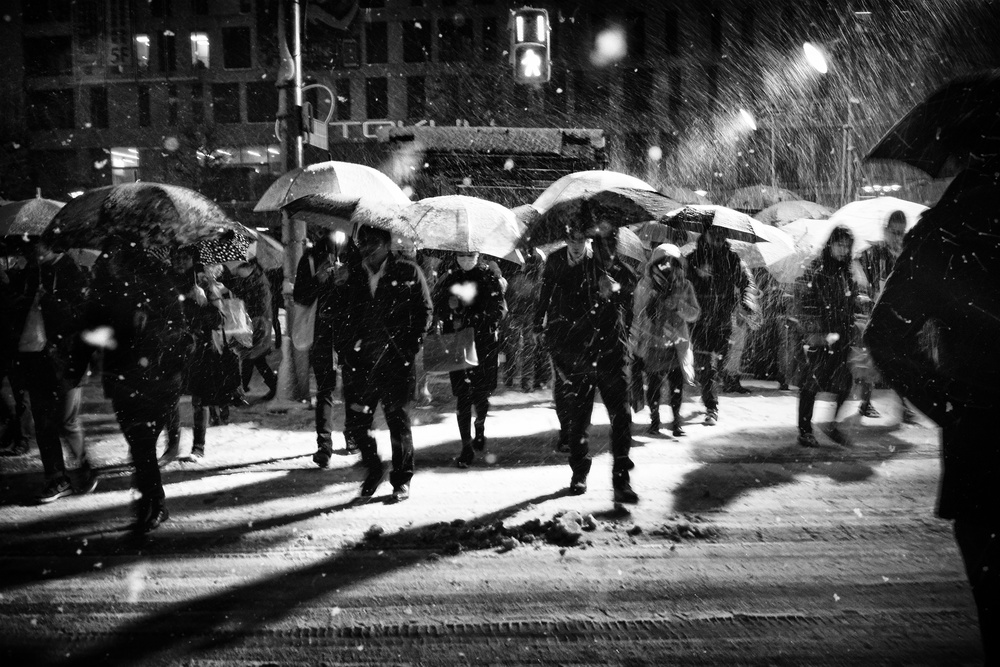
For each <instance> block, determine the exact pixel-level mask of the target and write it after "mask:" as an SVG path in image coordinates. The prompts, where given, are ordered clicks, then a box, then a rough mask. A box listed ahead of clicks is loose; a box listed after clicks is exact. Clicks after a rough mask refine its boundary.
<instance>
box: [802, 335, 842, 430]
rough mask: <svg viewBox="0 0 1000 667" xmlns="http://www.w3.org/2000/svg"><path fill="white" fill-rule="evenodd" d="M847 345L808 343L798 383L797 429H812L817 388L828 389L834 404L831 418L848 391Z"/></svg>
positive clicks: (834, 417) (838, 409)
mask: <svg viewBox="0 0 1000 667" xmlns="http://www.w3.org/2000/svg"><path fill="white" fill-rule="evenodd" d="M847 352H848V350H847V348H846V347H845V348H839V347H838V348H829V347H826V346H823V347H811V348H809V349H808V350H807V351H806V353H805V365H806V370H805V372H804V373H803V377H802V381H801V384H800V386H799V433H812V417H813V407H814V406H815V405H816V395H817V394H818V393H819V392H821V391H829V392H832V393H833V394H834V395H835V397H836V399H835V400H836V404H837V407H836V408H835V409H834V412H833V420H834V421H836V420H837V414H838V413H839V412H840V408H841V406H842V405H844V403H845V402H846V401H847V398H848V397H849V396H850V394H851V382H852V379H851V371H850V369H849V368H848V367H847Z"/></svg>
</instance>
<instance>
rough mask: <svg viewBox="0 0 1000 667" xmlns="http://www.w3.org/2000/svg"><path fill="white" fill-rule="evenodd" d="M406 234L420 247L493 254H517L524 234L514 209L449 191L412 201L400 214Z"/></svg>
mask: <svg viewBox="0 0 1000 667" xmlns="http://www.w3.org/2000/svg"><path fill="white" fill-rule="evenodd" d="M399 218H400V222H401V223H402V227H403V233H404V235H405V236H408V237H409V238H412V239H413V241H414V243H415V244H416V246H417V248H426V249H428V250H448V251H454V252H480V253H483V254H486V255H491V256H493V257H500V258H504V257H507V258H509V259H511V261H517V260H516V258H517V255H515V254H513V251H514V247H515V246H516V245H517V242H518V239H519V238H520V236H521V226H520V225H519V224H518V222H517V218H516V216H515V215H514V212H513V211H511V210H510V209H509V208H507V207H506V206H501V205H500V204H497V203H496V202H491V201H488V200H486V199H479V198H478V197H467V196H465V195H445V196H442V197H429V198H427V199H421V200H420V201H418V202H415V203H413V204H410V205H409V206H407V207H406V208H404V209H402V210H401V211H400V214H399Z"/></svg>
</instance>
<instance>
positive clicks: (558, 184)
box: [532, 170, 656, 213]
mask: <svg viewBox="0 0 1000 667" xmlns="http://www.w3.org/2000/svg"><path fill="white" fill-rule="evenodd" d="M610 188H632V189H634V190H646V191H649V192H656V188H654V187H653V186H652V185H650V184H649V183H647V182H645V181H643V180H640V179H638V178H636V177H635V176H629V175H628V174H623V173H621V172H618V171H602V170H592V171H578V172H574V173H572V174H567V175H566V176H563V177H562V178H560V179H558V180H557V181H555V182H554V183H552V185H550V186H549V187H547V188H545V190H544V191H543V192H542V194H540V195H538V198H537V199H536V200H535V201H534V202H533V203H532V206H534V207H535V209H536V210H537V211H538V212H539V213H545V212H546V211H547V210H549V209H550V208H552V207H553V206H554V205H555V204H557V203H559V202H562V201H567V200H571V199H577V198H579V197H581V196H584V195H588V194H593V193H595V192H600V191H601V190H608V189H610Z"/></svg>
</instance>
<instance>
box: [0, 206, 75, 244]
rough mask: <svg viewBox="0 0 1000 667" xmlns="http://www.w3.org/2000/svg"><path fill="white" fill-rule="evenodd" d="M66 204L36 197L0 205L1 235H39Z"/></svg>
mask: <svg viewBox="0 0 1000 667" xmlns="http://www.w3.org/2000/svg"><path fill="white" fill-rule="evenodd" d="M63 206H65V204H63V203H62V202H61V201H54V200H52V199H43V198H41V197H34V198H32V199H25V200H22V201H12V202H7V203H5V204H3V205H2V206H0V236H3V237H9V236H38V235H40V234H41V233H42V232H43V231H45V228H46V227H48V225H49V223H50V222H52V218H54V217H55V216H56V213H58V212H59V209H61V208H62V207H63Z"/></svg>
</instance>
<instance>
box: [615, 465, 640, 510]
mask: <svg viewBox="0 0 1000 667" xmlns="http://www.w3.org/2000/svg"><path fill="white" fill-rule="evenodd" d="M633 465H634V464H633V463H632V462H631V461H630V460H629V459H628V458H627V457H625V458H624V460H622V459H616V460H615V464H614V468H613V469H612V471H611V487H612V488H613V489H614V501H615V502H616V503H623V504H626V505H635V504H636V503H638V502H639V496H638V495H637V494H636V492H635V491H633V490H632V484H631V480H630V476H629V470H630V469H631V468H632V467H633Z"/></svg>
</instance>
